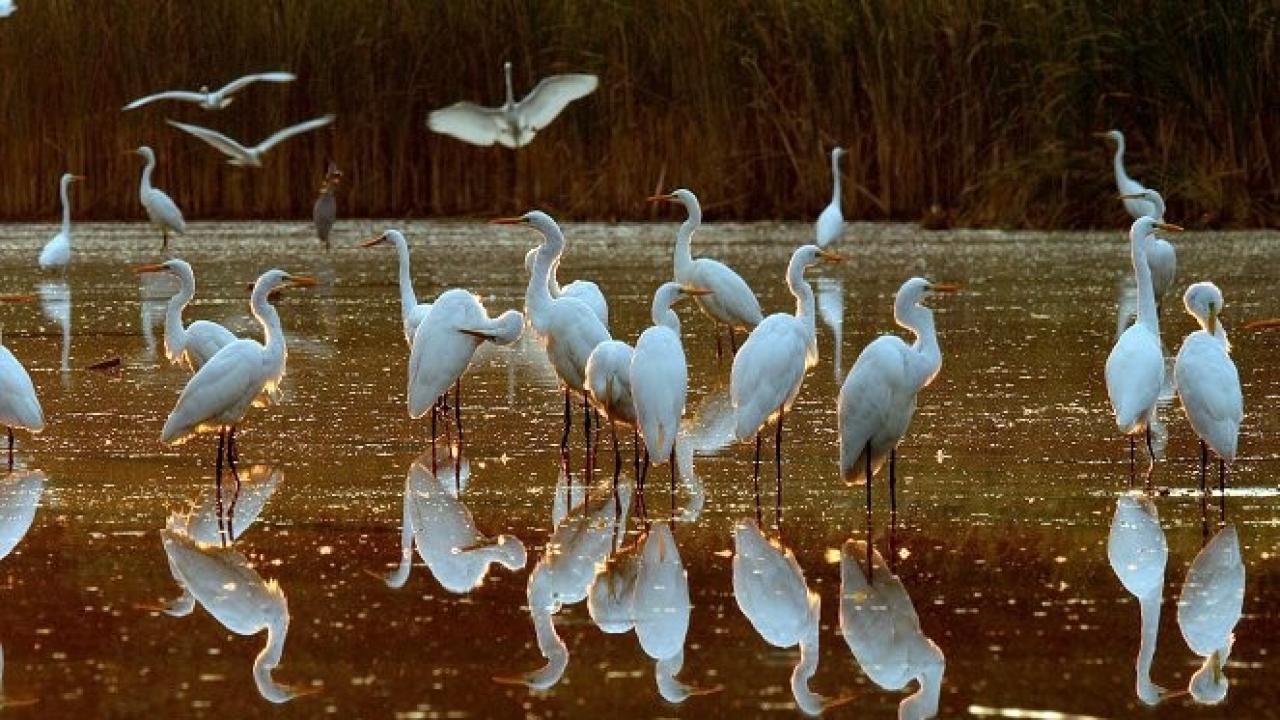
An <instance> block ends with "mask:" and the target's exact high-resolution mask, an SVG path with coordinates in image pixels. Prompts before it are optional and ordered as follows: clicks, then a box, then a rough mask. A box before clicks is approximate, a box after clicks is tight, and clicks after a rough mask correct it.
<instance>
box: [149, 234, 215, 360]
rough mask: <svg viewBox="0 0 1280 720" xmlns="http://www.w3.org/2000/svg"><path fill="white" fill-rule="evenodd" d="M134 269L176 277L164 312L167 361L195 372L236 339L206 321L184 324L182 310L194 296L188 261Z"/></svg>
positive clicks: (192, 275)
mask: <svg viewBox="0 0 1280 720" xmlns="http://www.w3.org/2000/svg"><path fill="white" fill-rule="evenodd" d="M134 272H137V273H167V274H169V275H172V276H173V277H175V278H177V279H178V291H177V292H176V293H174V294H173V297H172V298H170V299H169V307H168V309H167V310H166V311H165V315H164V354H165V357H167V358H169V362H171V363H173V364H175V365H182V366H184V367H186V368H187V369H188V370H190V371H191V372H195V371H197V370H199V369H200V368H201V367H202V366H203V365H204V364H205V363H206V362H209V359H210V358H212V357H213V356H214V355H215V354H217V352H218V351H219V350H221V349H222V348H224V347H226V346H227V345H230V344H231V343H232V342H234V341H235V339H236V336H235V335H233V334H232V333H231V331H230V330H228V329H226V328H224V327H223V326H221V325H219V324H218V323H215V322H211V321H209V320H196V321H195V322H193V323H191V324H190V325H187V326H185V327H184V326H183V324H182V311H183V310H184V309H185V308H186V307H187V303H189V302H191V299H192V298H193V297H195V295H196V275H195V272H194V271H193V270H192V269H191V265H190V264H188V263H187V261H185V260H179V259H177V258H174V259H172V260H166V261H165V262H162V263H160V264H158V265H139V266H138V267H136V268H134Z"/></svg>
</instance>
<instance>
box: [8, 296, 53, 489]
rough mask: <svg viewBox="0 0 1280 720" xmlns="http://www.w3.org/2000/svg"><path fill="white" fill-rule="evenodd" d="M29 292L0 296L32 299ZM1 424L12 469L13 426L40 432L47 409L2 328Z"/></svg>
mask: <svg viewBox="0 0 1280 720" xmlns="http://www.w3.org/2000/svg"><path fill="white" fill-rule="evenodd" d="M32 299H33V298H32V297H31V296H30V295H0V302H31V300H32ZM0 424H2V425H4V426H5V430H6V431H7V432H8V436H9V469H10V470H12V469H13V429H14V428H19V429H21V430H28V431H30V432H33V433H38V432H40V431H42V430H44V411H43V410H41V409H40V400H39V398H37V397H36V388H35V385H33V384H32V383H31V376H30V375H28V374H27V369H26V368H25V367H23V366H22V363H20V362H18V358H16V357H14V356H13V353H12V352H10V351H9V348H7V347H5V346H4V333H3V330H0Z"/></svg>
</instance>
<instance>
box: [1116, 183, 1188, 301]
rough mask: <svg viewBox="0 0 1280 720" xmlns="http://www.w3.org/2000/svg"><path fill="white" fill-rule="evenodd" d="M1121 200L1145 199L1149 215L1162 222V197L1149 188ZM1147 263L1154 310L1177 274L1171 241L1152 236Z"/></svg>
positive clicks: (1176, 257) (1176, 261) (1176, 253)
mask: <svg viewBox="0 0 1280 720" xmlns="http://www.w3.org/2000/svg"><path fill="white" fill-rule="evenodd" d="M1120 197H1121V199H1123V200H1145V201H1147V202H1148V203H1149V204H1150V205H1151V208H1152V210H1151V211H1152V213H1154V214H1153V215H1151V217H1153V218H1155V219H1156V220H1159V221H1161V222H1164V209H1165V208H1164V198H1163V197H1161V196H1160V193H1158V192H1156V191H1155V190H1152V189H1150V188H1143V189H1142V191H1141V192H1137V193H1134V194H1132V195H1121V196H1120ZM1147 265H1148V266H1149V267H1150V268H1151V288H1152V290H1154V292H1155V294H1156V310H1157V311H1158V310H1159V309H1160V308H1161V307H1162V303H1163V301H1164V296H1165V293H1167V292H1169V290H1170V289H1171V288H1172V287H1173V279H1174V277H1176V276H1177V274H1178V252H1177V250H1175V249H1174V247H1173V243H1171V242H1169V241H1168V240H1165V239H1164V238H1162V237H1158V236H1153V237H1152V238H1151V245H1150V247H1148V248H1147Z"/></svg>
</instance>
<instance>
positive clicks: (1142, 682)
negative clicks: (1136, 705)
mask: <svg viewBox="0 0 1280 720" xmlns="http://www.w3.org/2000/svg"><path fill="white" fill-rule="evenodd" d="M1107 559H1108V560H1110V562H1111V569H1112V570H1114V571H1115V573H1116V577H1117V578H1119V579H1120V582H1121V584H1123V585H1124V588H1125V590H1128V591H1129V593H1130V594H1132V595H1133V596H1134V597H1135V598H1137V599H1138V607H1139V610H1140V612H1141V617H1142V635H1141V640H1139V643H1138V658H1137V662H1136V668H1137V682H1136V687H1137V695H1138V699H1139V700H1141V701H1142V702H1143V703H1145V704H1147V705H1156V704H1158V703H1160V702H1161V701H1162V700H1165V699H1166V698H1168V697H1169V695H1170V692H1169V691H1168V690H1166V689H1164V688H1162V687H1160V686H1159V685H1156V684H1155V683H1153V682H1151V661H1152V660H1153V659H1154V658H1155V654H1156V639H1157V634H1158V633H1159V630H1160V606H1161V604H1162V603H1163V595H1164V568H1165V564H1166V563H1167V562H1168V560H1169V544H1168V541H1167V540H1166V539H1165V535H1164V529H1163V528H1161V527H1160V518H1159V516H1158V514H1157V513H1156V505H1155V501H1154V500H1152V498H1151V497H1150V496H1148V495H1146V494H1140V493H1128V494H1125V495H1121V496H1120V498H1119V499H1118V500H1117V501H1116V512H1115V515H1114V516H1113V517H1112V518H1111V532H1110V535H1109V536H1108V538H1107Z"/></svg>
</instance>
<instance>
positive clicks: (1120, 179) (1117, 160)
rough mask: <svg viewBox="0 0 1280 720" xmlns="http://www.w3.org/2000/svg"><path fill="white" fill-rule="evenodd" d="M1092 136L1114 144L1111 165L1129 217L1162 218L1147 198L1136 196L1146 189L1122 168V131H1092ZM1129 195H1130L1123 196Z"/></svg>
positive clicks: (1117, 188)
mask: <svg viewBox="0 0 1280 720" xmlns="http://www.w3.org/2000/svg"><path fill="white" fill-rule="evenodd" d="M1093 135H1094V137H1099V138H1103V139H1104V140H1110V141H1111V142H1114V143H1115V144H1116V154H1115V157H1113V158H1112V165H1113V169H1114V171H1115V175H1116V190H1117V191H1118V192H1119V193H1120V195H1121V196H1122V197H1121V199H1122V200H1124V209H1125V211H1126V212H1128V213H1129V217H1131V218H1133V219H1134V220H1137V219H1138V218H1140V217H1151V218H1155V219H1156V220H1162V219H1163V217H1162V216H1161V215H1159V214H1157V210H1156V207H1155V205H1154V204H1153V203H1152V202H1151V201H1150V200H1148V199H1146V198H1143V197H1137V196H1138V195H1140V194H1141V193H1142V192H1143V191H1145V190H1146V188H1145V187H1143V185H1142V183H1140V182H1138V181H1137V180H1134V179H1133V178H1131V177H1129V173H1127V172H1125V169H1124V133H1122V132H1120V131H1119V130H1108V131H1106V132H1100V133H1094V134H1093ZM1123 196H1131V197H1123Z"/></svg>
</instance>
